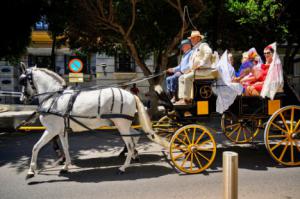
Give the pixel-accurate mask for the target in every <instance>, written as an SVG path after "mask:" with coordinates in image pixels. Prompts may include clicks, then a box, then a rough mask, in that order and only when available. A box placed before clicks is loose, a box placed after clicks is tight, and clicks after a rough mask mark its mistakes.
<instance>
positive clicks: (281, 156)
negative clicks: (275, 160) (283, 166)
mask: <svg viewBox="0 0 300 199" xmlns="http://www.w3.org/2000/svg"><path fill="white" fill-rule="evenodd" d="M288 146H289V145H288V144H286V145H285V146H284V149H283V151H282V152H281V155H280V157H279V160H280V161H282V158H283V156H284V154H285V152H286V149H287V148H288Z"/></svg>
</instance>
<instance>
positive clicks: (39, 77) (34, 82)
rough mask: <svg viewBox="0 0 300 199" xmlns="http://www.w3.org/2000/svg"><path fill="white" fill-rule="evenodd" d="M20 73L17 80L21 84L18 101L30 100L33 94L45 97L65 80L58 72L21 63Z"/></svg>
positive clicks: (59, 87)
mask: <svg viewBox="0 0 300 199" xmlns="http://www.w3.org/2000/svg"><path fill="white" fill-rule="evenodd" d="M21 70H22V75H21V76H20V78H19V82H20V84H21V86H22V94H21V97H20V101H22V102H25V103H26V102H27V101H31V100H32V99H33V98H34V97H35V96H41V97H45V96H47V95H48V94H51V93H53V92H56V91H59V90H61V89H63V88H64V87H65V86H66V83H65V80H64V79H63V78H62V77H60V76H59V75H58V74H56V73H54V72H53V71H50V70H48V69H45V68H37V67H29V68H27V67H26V65H25V64H24V63H21Z"/></svg>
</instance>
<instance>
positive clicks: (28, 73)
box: [19, 69, 36, 98]
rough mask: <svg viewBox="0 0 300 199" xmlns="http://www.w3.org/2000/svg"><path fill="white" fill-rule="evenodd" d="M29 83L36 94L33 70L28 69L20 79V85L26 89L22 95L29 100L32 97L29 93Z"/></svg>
mask: <svg viewBox="0 0 300 199" xmlns="http://www.w3.org/2000/svg"><path fill="white" fill-rule="evenodd" d="M27 81H28V82H29V85H30V86H31V89H32V90H33V91H35V92H36V87H35V86H34V83H33V76H32V70H31V69H26V70H25V73H23V74H22V75H21V76H20V78H19V83H20V85H22V86H24V89H23V90H22V93H23V94H24V96H26V97H27V98H29V97H30V95H29V93H28V91H27V89H26V88H27Z"/></svg>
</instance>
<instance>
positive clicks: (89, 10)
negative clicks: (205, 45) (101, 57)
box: [66, 0, 204, 85]
mask: <svg viewBox="0 0 300 199" xmlns="http://www.w3.org/2000/svg"><path fill="white" fill-rule="evenodd" d="M77 1H78V9H80V12H77V13H78V14H77V15H76V16H73V17H74V18H73V19H72V20H71V25H70V27H69V28H68V30H67V31H66V33H67V35H68V37H69V38H70V44H71V46H76V45H80V46H83V47H85V48H86V49H87V50H96V51H105V52H108V53H109V52H113V51H115V50H116V49H118V48H119V49H127V50H128V51H129V52H130V54H131V56H132V57H133V58H134V59H135V62H136V63H137V65H138V66H139V67H140V68H141V69H142V71H143V73H144V74H145V75H150V74H151V71H150V70H149V68H148V66H147V65H146V64H145V59H146V58H147V57H148V56H149V55H150V54H151V53H153V52H154V53H155V54H156V57H157V60H156V64H155V65H156V71H159V70H164V69H165V68H166V67H167V64H168V58H169V57H170V56H171V55H172V54H173V53H174V51H177V44H178V43H179V42H180V40H181V39H182V37H186V36H187V34H188V32H189V30H190V29H191V26H190V24H189V23H187V21H183V20H182V19H183V15H184V5H189V8H191V9H190V14H191V18H192V19H193V20H196V19H198V18H199V17H200V15H201V13H202V11H203V10H204V5H203V2H202V1H201V0H193V1H187V0H186V1H180V0H164V1H161V0H153V1H146V0H144V1H137V0H125V1H117V0H116V1H112V0H110V1H101V0H87V1H85V0H77ZM157 8H159V9H157ZM149 82H150V85H153V84H155V80H150V81H149Z"/></svg>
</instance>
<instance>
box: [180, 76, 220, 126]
mask: <svg viewBox="0 0 300 199" xmlns="http://www.w3.org/2000/svg"><path fill="white" fill-rule="evenodd" d="M215 82H216V80H215V79H201V80H194V83H193V93H194V97H193V101H192V104H190V105H179V106H178V105H177V106H175V107H174V109H175V110H176V112H177V113H178V115H179V118H181V120H183V121H184V120H186V119H188V120H189V121H190V122H191V120H195V121H197V119H198V118H203V117H211V116H214V115H215V114H217V113H216V100H217V96H216V95H215V94H214V93H213V86H214V85H215ZM187 112H189V113H190V114H191V115H192V116H189V117H186V116H185V115H186V113H187Z"/></svg>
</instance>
